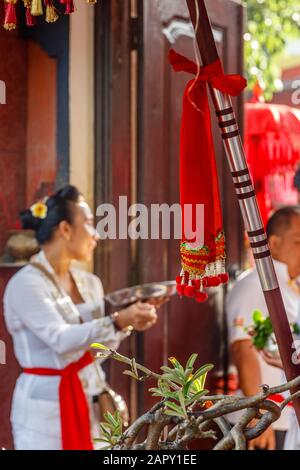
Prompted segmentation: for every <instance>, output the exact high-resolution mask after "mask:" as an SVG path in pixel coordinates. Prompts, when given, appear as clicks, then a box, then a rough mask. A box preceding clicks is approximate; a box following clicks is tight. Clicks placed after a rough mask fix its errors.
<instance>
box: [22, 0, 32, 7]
mask: <svg viewBox="0 0 300 470" xmlns="http://www.w3.org/2000/svg"><path fill="white" fill-rule="evenodd" d="M23 3H24V7H25V8H31V0H23Z"/></svg>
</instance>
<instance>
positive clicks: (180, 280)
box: [176, 276, 183, 284]
mask: <svg viewBox="0 0 300 470" xmlns="http://www.w3.org/2000/svg"><path fill="white" fill-rule="evenodd" d="M182 279H183V277H182V276H177V277H176V284H181V283H182Z"/></svg>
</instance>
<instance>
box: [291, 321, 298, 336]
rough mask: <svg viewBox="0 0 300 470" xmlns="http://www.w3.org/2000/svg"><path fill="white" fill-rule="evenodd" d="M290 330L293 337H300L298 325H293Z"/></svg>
mask: <svg viewBox="0 0 300 470" xmlns="http://www.w3.org/2000/svg"><path fill="white" fill-rule="evenodd" d="M292 329H293V333H294V334H295V335H300V326H299V325H298V323H293V325H292Z"/></svg>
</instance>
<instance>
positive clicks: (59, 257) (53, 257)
mask: <svg viewBox="0 0 300 470" xmlns="http://www.w3.org/2000/svg"><path fill="white" fill-rule="evenodd" d="M43 251H44V253H45V255H46V258H47V260H48V261H49V263H50V264H51V266H52V268H53V269H54V271H55V273H56V274H57V276H64V275H65V274H67V272H68V271H69V269H70V264H71V258H69V257H68V256H67V255H66V253H65V252H64V250H63V249H62V248H61V247H60V246H56V245H55V244H53V245H52V244H49V245H44V246H43Z"/></svg>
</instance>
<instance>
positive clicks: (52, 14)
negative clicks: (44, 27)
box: [46, 4, 59, 23]
mask: <svg viewBox="0 0 300 470" xmlns="http://www.w3.org/2000/svg"><path fill="white" fill-rule="evenodd" d="M58 18H59V15H58V12H57V10H56V8H55V6H54V5H53V4H48V5H47V6H46V22H47V23H55V21H57V20H58Z"/></svg>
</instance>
